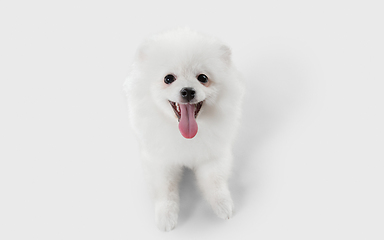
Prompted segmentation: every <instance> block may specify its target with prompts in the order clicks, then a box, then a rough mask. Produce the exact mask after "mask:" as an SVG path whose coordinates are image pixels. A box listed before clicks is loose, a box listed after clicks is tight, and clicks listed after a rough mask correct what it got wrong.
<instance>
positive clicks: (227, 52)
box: [220, 45, 232, 63]
mask: <svg viewBox="0 0 384 240" xmlns="http://www.w3.org/2000/svg"><path fill="white" fill-rule="evenodd" d="M220 51H221V52H222V54H221V57H222V59H223V60H224V61H225V62H226V63H230V62H231V56H232V52H231V49H229V47H227V46H225V45H221V47H220Z"/></svg>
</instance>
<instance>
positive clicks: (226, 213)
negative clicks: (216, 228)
mask: <svg viewBox="0 0 384 240" xmlns="http://www.w3.org/2000/svg"><path fill="white" fill-rule="evenodd" d="M212 208H213V211H214V212H215V213H216V215H217V216H218V217H219V218H222V219H230V218H231V217H232V214H233V202H232V199H231V198H230V197H229V198H222V199H219V200H216V201H215V203H214V204H213V205H212Z"/></svg>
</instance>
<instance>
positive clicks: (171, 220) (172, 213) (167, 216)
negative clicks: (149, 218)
mask: <svg viewBox="0 0 384 240" xmlns="http://www.w3.org/2000/svg"><path fill="white" fill-rule="evenodd" d="M155 214H156V216H155V218H156V225H157V227H158V228H159V229H160V230H162V231H166V232H168V231H171V230H172V229H174V228H175V227H176V225H177V218H178V214H179V204H178V203H177V202H175V201H161V202H157V203H156V210H155Z"/></svg>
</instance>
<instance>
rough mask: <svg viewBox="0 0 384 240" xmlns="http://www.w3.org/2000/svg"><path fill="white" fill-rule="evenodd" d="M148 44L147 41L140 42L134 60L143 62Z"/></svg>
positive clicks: (146, 54)
mask: <svg viewBox="0 0 384 240" xmlns="http://www.w3.org/2000/svg"><path fill="white" fill-rule="evenodd" d="M148 45H149V44H148V43H147V42H145V43H143V44H141V46H140V47H139V49H138V50H137V52H136V60H137V61H139V62H143V61H145V60H146V59H147V56H148V48H149V46H148Z"/></svg>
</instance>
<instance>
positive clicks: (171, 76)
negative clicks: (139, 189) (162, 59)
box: [164, 74, 176, 84]
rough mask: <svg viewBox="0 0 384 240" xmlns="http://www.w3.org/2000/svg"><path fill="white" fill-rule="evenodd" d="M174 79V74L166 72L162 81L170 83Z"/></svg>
mask: <svg viewBox="0 0 384 240" xmlns="http://www.w3.org/2000/svg"><path fill="white" fill-rule="evenodd" d="M175 80H176V78H175V76H173V75H172V74H168V75H167V76H165V77H164V82H165V83H166V84H171V83H173V82H174V81H175Z"/></svg>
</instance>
